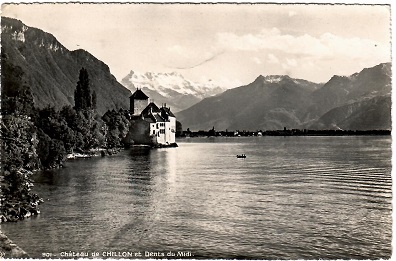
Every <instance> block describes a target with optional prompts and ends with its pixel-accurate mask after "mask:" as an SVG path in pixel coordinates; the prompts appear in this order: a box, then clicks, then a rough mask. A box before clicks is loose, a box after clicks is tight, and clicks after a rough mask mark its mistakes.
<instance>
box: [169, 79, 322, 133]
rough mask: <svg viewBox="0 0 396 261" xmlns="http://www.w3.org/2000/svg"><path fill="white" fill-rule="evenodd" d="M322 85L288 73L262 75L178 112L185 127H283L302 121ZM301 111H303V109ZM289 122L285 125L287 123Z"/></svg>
mask: <svg viewBox="0 0 396 261" xmlns="http://www.w3.org/2000/svg"><path fill="white" fill-rule="evenodd" d="M319 87H320V85H319V84H316V83H312V82H308V81H304V80H299V79H293V78H290V77H289V76H266V77H264V76H261V75H260V76H259V77H258V78H257V79H256V80H255V81H254V82H252V83H251V84H249V85H246V86H241V87H238V88H235V89H231V90H227V91H226V92H224V93H223V94H221V95H217V96H215V97H210V98H206V99H204V100H203V101H201V102H200V103H198V104H196V105H194V106H192V107H191V108H189V109H187V110H184V111H182V112H180V113H178V114H177V117H178V120H180V121H181V122H182V124H183V127H184V128H190V129H191V130H199V129H203V130H207V129H210V128H212V127H213V126H214V127H215V128H216V129H219V130H223V129H224V130H225V129H232V130H236V129H239V130H244V129H246V130H257V129H280V128H283V126H296V125H299V124H301V122H300V120H299V112H300V111H301V110H303V109H304V106H306V103H307V102H308V101H309V99H308V97H309V95H310V94H311V93H312V92H313V91H315V90H316V89H317V88H319ZM300 114H301V113H300ZM285 124H286V125H285Z"/></svg>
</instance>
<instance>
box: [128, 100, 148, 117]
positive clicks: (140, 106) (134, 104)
mask: <svg viewBox="0 0 396 261" xmlns="http://www.w3.org/2000/svg"><path fill="white" fill-rule="evenodd" d="M147 105H148V100H134V99H131V101H130V111H131V112H133V115H134V116H137V115H140V113H141V112H142V111H143V110H144V109H145V108H146V107H147Z"/></svg>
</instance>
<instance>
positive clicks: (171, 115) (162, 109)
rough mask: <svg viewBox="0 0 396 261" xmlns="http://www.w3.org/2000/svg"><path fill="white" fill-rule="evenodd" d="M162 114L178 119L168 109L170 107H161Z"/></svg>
mask: <svg viewBox="0 0 396 261" xmlns="http://www.w3.org/2000/svg"><path fill="white" fill-rule="evenodd" d="M160 110H161V112H162V114H163V115H164V114H165V115H167V116H168V117H175V118H176V116H175V115H174V114H173V113H172V112H171V110H170V108H168V107H161V109H160Z"/></svg>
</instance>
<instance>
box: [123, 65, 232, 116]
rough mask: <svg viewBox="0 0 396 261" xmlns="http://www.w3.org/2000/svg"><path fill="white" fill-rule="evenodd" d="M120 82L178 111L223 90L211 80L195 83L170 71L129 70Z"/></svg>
mask: <svg viewBox="0 0 396 261" xmlns="http://www.w3.org/2000/svg"><path fill="white" fill-rule="evenodd" d="M121 83H122V84H123V85H124V86H125V87H127V88H128V89H130V90H131V91H132V92H133V91H135V90H136V89H137V88H139V89H141V90H142V91H143V92H144V93H146V94H147V96H149V97H150V99H152V100H154V101H155V102H156V103H158V104H163V103H166V104H167V106H170V107H171V108H172V111H174V112H178V111H181V110H184V109H187V108H189V107H191V106H192V105H194V104H196V103H198V102H199V101H201V100H202V99H204V98H206V97H210V96H213V95H216V94H219V93H222V92H224V91H225V89H224V88H221V87H220V86H217V85H216V84H214V83H213V82H212V81H208V82H206V83H197V82H194V81H191V80H188V79H186V78H184V77H183V75H181V74H179V73H176V72H171V73H155V72H146V73H139V72H136V71H130V73H129V74H128V75H127V76H125V77H124V78H123V79H122V80H121Z"/></svg>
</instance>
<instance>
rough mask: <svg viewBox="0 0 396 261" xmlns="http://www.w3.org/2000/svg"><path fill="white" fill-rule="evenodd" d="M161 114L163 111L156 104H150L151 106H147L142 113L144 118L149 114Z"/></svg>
mask: <svg viewBox="0 0 396 261" xmlns="http://www.w3.org/2000/svg"><path fill="white" fill-rule="evenodd" d="M158 112H161V110H160V109H159V108H158V107H157V105H155V103H154V102H150V103H149V105H147V107H146V108H144V110H143V111H142V113H141V114H142V115H143V116H147V115H148V114H149V113H158Z"/></svg>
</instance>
